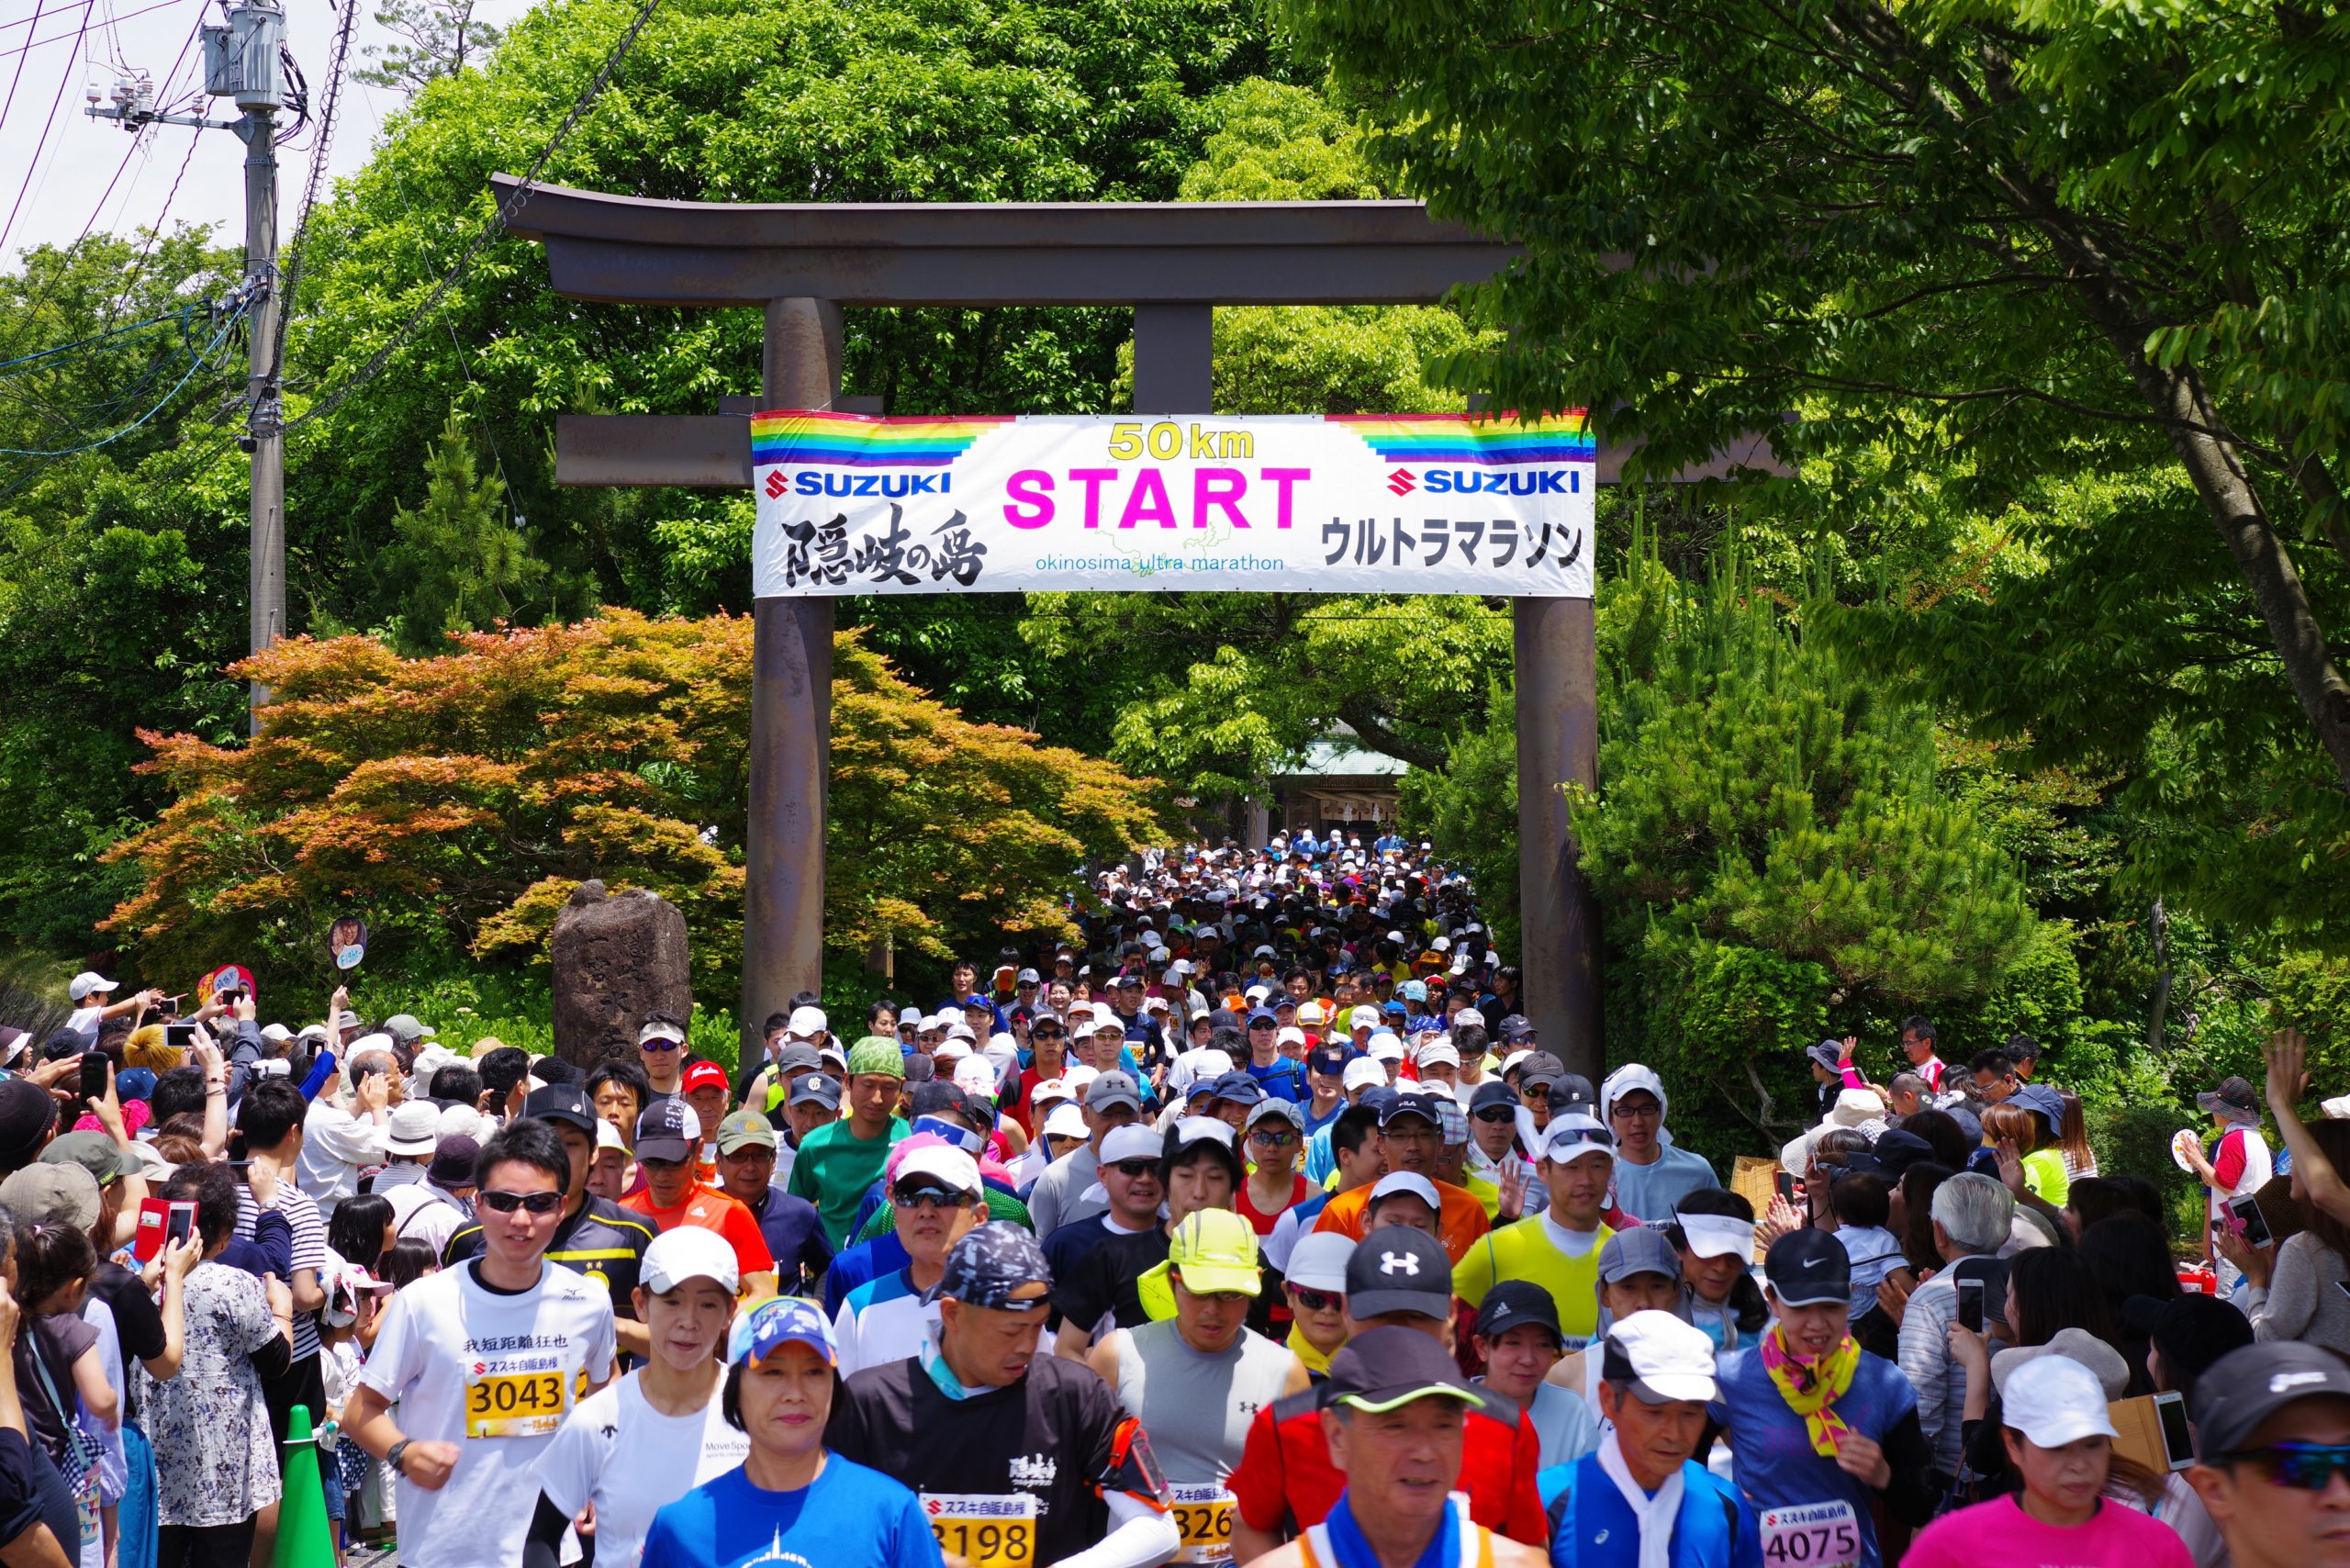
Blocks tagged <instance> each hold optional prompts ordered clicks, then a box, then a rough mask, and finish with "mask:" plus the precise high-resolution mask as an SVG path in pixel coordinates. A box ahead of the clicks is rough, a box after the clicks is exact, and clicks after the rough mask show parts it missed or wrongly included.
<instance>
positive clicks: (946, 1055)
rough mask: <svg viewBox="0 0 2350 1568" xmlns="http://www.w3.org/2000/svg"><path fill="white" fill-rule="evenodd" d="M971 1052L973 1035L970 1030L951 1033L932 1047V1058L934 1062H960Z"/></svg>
mask: <svg viewBox="0 0 2350 1568" xmlns="http://www.w3.org/2000/svg"><path fill="white" fill-rule="evenodd" d="M970 1054H971V1036H970V1035H969V1033H968V1031H967V1032H965V1033H963V1034H960V1035H949V1036H946V1038H945V1039H943V1040H941V1041H939V1042H938V1044H936V1045H934V1046H933V1047H931V1048H930V1059H931V1060H933V1061H934V1062H950V1061H952V1062H959V1061H962V1060H964V1059H965V1058H968V1056H969V1055H970Z"/></svg>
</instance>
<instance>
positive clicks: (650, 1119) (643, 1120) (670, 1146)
mask: <svg viewBox="0 0 2350 1568" xmlns="http://www.w3.org/2000/svg"><path fill="white" fill-rule="evenodd" d="M700 1143H701V1118H700V1117H699V1116H697V1115H695V1114H694V1108H693V1107H692V1106H691V1105H688V1104H687V1103H685V1102H684V1101H683V1100H680V1099H678V1098H677V1096H676V1095H674V1094H665V1095H662V1096H661V1097H660V1098H658V1099H656V1100H655V1101H654V1102H653V1103H652V1104H650V1105H647V1106H646V1107H645V1108H644V1114H643V1115H641V1116H639V1117H637V1119H636V1157H637V1158H638V1159H691V1158H693V1154H694V1150H695V1148H697V1147H698V1146H699V1144H700Z"/></svg>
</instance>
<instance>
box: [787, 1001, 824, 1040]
mask: <svg viewBox="0 0 2350 1568" xmlns="http://www.w3.org/2000/svg"><path fill="white" fill-rule="evenodd" d="M831 1027H832V1022H831V1020H829V1019H827V1018H826V1017H825V1016H824V1010H823V1009H822V1008H821V1007H795V1008H793V1009H792V1010H791V1017H790V1019H789V1022H787V1023H786V1024H785V1025H784V1026H783V1032H784V1033H785V1034H786V1035H789V1036H791V1038H793V1039H795V1040H812V1039H814V1038H815V1037H816V1036H819V1035H821V1034H822V1033H824V1031H826V1030H827V1029H829V1028H831Z"/></svg>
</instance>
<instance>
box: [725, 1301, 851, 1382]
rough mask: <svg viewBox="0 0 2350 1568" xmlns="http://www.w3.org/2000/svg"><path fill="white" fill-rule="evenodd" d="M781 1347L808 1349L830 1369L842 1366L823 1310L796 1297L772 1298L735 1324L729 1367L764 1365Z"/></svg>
mask: <svg viewBox="0 0 2350 1568" xmlns="http://www.w3.org/2000/svg"><path fill="white" fill-rule="evenodd" d="M778 1345H805V1346H807V1347H808V1348H809V1349H810V1350H813V1351H815V1352H816V1353H817V1354H818V1355H820V1356H822V1357H823V1358H824V1364H825V1365H826V1366H828V1367H836V1366H838V1365H840V1353H839V1352H838V1351H837V1350H834V1348H833V1326H832V1325H831V1324H830V1323H827V1322H826V1321H825V1320H824V1313H823V1309H822V1308H821V1307H819V1306H818V1305H816V1304H815V1303H813V1302H808V1301H801V1300H800V1298H799V1297H797V1296H770V1297H769V1298H768V1299H767V1300H766V1301H763V1302H760V1303H759V1304H758V1305H755V1306H754V1307H752V1308H751V1309H750V1310H749V1311H748V1312H745V1313H744V1314H743V1316H740V1317H737V1318H736V1319H735V1320H734V1331H733V1333H732V1334H730V1335H729V1336H728V1337H727V1339H726V1361H727V1364H728V1365H730V1366H745V1365H748V1364H750V1363H751V1362H754V1361H764V1360H766V1359H767V1356H768V1355H769V1354H770V1353H771V1352H773V1351H774V1350H775V1349H776V1347H778Z"/></svg>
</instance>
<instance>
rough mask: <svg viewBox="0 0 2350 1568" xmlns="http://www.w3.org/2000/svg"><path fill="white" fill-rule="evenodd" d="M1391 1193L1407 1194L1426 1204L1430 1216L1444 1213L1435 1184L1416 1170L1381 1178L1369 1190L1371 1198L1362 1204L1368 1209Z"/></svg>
mask: <svg viewBox="0 0 2350 1568" xmlns="http://www.w3.org/2000/svg"><path fill="white" fill-rule="evenodd" d="M1389 1193H1411V1194H1412V1196H1414V1197H1416V1198H1417V1199H1419V1200H1420V1202H1422V1203H1424V1204H1427V1206H1428V1212H1429V1213H1430V1214H1438V1215H1440V1214H1442V1213H1443V1212H1444V1200H1443V1199H1441V1198H1439V1197H1438V1196H1437V1195H1436V1183H1435V1182H1431V1181H1429V1180H1428V1179H1427V1177H1425V1176H1423V1175H1421V1174H1420V1173H1419V1172H1418V1171H1416V1170H1391V1171H1389V1172H1388V1173H1387V1174H1386V1175H1384V1176H1382V1177H1381V1178H1380V1179H1379V1180H1378V1181H1377V1182H1375V1183H1373V1184H1372V1186H1371V1198H1370V1200H1369V1202H1367V1203H1365V1204H1364V1205H1363V1206H1364V1207H1365V1208H1369V1207H1370V1206H1371V1204H1375V1203H1377V1202H1379V1200H1380V1199H1382V1198H1383V1197H1386V1196H1387V1195H1388V1194H1389Z"/></svg>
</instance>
